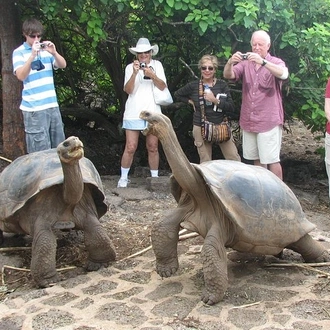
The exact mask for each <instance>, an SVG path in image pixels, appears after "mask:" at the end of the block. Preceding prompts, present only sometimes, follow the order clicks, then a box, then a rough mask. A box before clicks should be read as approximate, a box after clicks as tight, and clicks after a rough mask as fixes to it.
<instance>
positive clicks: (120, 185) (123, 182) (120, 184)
mask: <svg viewBox="0 0 330 330" xmlns="http://www.w3.org/2000/svg"><path fill="white" fill-rule="evenodd" d="M129 182H130V181H129V180H128V179H122V178H120V179H119V181H118V184H117V188H126V187H127V184H128V183H129Z"/></svg>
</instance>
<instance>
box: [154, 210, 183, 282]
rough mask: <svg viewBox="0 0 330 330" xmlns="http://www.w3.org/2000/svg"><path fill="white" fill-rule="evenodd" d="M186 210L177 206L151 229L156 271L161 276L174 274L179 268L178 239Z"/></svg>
mask: <svg viewBox="0 0 330 330" xmlns="http://www.w3.org/2000/svg"><path fill="white" fill-rule="evenodd" d="M185 213H186V210H184V209H182V208H179V207H178V208H176V209H174V210H172V211H170V212H168V214H167V215H166V216H165V217H164V218H163V219H162V220H160V221H159V222H158V223H156V224H154V225H153V228H152V230H151V243H152V248H153V251H154V253H155V255H156V271H157V273H158V274H159V275H160V276H161V277H170V276H172V275H173V274H174V273H175V272H176V271H177V270H178V268H179V261H178V251H177V248H178V241H179V230H180V223H181V221H182V219H183V216H184V214H185Z"/></svg>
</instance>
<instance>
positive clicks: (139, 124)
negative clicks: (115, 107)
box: [122, 119, 148, 131]
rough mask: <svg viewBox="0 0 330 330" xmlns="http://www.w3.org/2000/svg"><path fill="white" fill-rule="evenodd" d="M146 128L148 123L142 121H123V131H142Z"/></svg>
mask: <svg viewBox="0 0 330 330" xmlns="http://www.w3.org/2000/svg"><path fill="white" fill-rule="evenodd" d="M147 127H148V123H147V122H146V121H145V120H143V119H135V120H127V119H124V120H123V126H122V128H124V129H129V130H132V131H142V130H144V129H146V128H147Z"/></svg>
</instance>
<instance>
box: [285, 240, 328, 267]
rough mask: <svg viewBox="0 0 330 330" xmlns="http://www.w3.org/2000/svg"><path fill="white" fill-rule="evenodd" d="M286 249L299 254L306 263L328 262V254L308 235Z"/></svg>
mask: <svg viewBox="0 0 330 330" xmlns="http://www.w3.org/2000/svg"><path fill="white" fill-rule="evenodd" d="M288 248H289V249H291V250H293V251H296V252H298V253H300V254H301V255H302V257H303V258H304V260H305V261H306V262H325V261H330V254H329V252H328V251H327V250H326V249H325V248H324V247H323V246H322V245H321V244H320V243H318V242H316V241H315V240H314V239H313V238H312V237H311V236H310V235H309V234H306V235H305V236H303V237H302V238H301V239H300V240H298V241H297V242H295V243H292V244H290V245H289V246H288Z"/></svg>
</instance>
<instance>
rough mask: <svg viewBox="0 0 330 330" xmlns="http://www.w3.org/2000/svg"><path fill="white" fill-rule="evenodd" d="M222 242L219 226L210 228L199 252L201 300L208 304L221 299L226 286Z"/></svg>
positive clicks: (224, 250) (225, 268)
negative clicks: (201, 262) (202, 290)
mask: <svg viewBox="0 0 330 330" xmlns="http://www.w3.org/2000/svg"><path fill="white" fill-rule="evenodd" d="M222 244H223V242H221V239H220V237H219V228H216V227H213V228H211V229H210V230H209V232H208V233H207V236H206V237H205V241H204V245H203V249H202V254H201V258H202V260H203V273H204V281H205V289H204V292H203V294H202V301H203V302H204V303H205V304H208V305H214V304H216V303H217V302H219V301H220V300H222V298H223V296H224V294H225V292H226V290H227V287H228V275H227V256H226V249H225V247H224V245H222Z"/></svg>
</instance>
